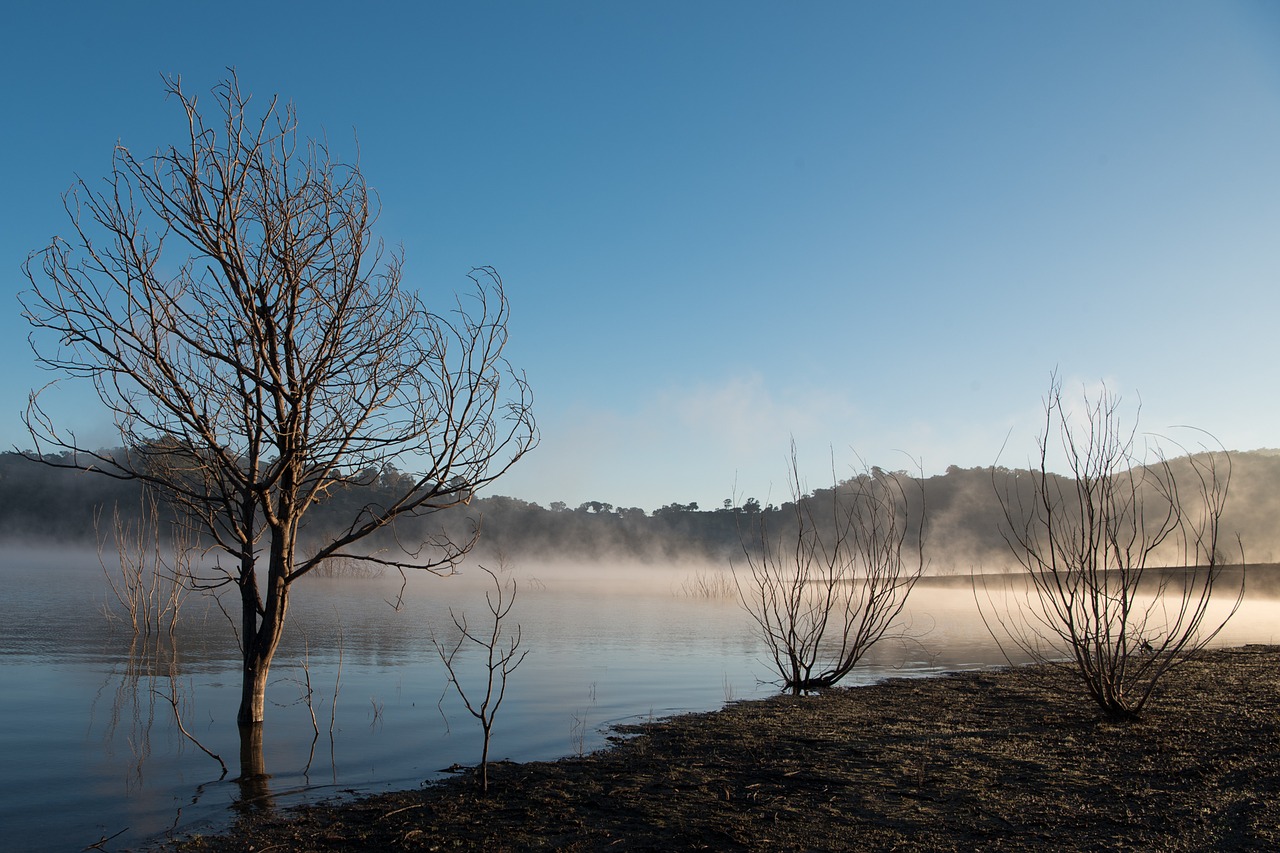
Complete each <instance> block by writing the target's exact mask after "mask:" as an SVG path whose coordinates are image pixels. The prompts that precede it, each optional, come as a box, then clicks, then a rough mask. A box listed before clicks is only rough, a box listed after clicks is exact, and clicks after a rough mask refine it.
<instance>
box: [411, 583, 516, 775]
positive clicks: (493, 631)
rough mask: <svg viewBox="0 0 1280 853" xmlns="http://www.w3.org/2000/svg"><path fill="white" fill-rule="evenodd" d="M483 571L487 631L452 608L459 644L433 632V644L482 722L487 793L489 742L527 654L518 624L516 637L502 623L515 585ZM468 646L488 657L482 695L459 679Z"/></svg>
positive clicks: (512, 601)
mask: <svg viewBox="0 0 1280 853" xmlns="http://www.w3.org/2000/svg"><path fill="white" fill-rule="evenodd" d="M480 568H481V571H483V572H484V573H485V574H487V575H488V576H489V578H490V579H491V580H492V581H493V589H492V590H490V591H486V592H485V595H484V597H485V603H486V604H487V605H488V608H489V617H490V618H489V624H488V628H487V629H486V630H484V631H483V632H480V633H477V632H475V631H473V630H472V629H471V626H470V625H469V623H468V622H467V615H466V614H465V613H455V612H454V611H453V608H450V609H449V616H450V618H451V619H452V620H453V627H454V628H455V629H456V631H457V639H456V641H454V642H452V643H447V642H445V641H444V640H441V639H440V638H438V637H437V636H436V634H435V632H434V631H433V632H432V634H431V644H432V645H433V646H435V649H436V653H437V654H439V655H440V660H441V662H443V663H444V667H445V670H446V671H447V672H448V673H449V684H451V685H453V688H454V690H456V691H457V693H458V696H459V697H460V698H461V699H462V704H463V705H464V706H465V707H466V709H467V712H468V713H469V714H471V716H473V717H475V718H476V720H477V721H478V722H479V723H480V728H481V731H482V732H483V734H484V746H483V747H482V748H481V753H480V787H481V790H483V791H486V792H487V791H488V790H489V742H490V740H491V739H492V736H493V721H494V718H495V717H496V716H497V714H498V709H499V708H500V707H501V706H502V700H503V699H504V698H505V697H506V694H507V679H508V678H509V677H510V675H511V673H513V672H515V671H516V668H517V667H518V666H520V664H521V663H522V662H523V661H524V657H525V655H527V654H528V651H527V650H525V651H522V650H521V649H520V639H521V632H520V626H519V625H516V629H515V632H514V633H513V634H509V633H506V632H505V631H504V625H503V620H505V619H506V618H507V616H508V615H509V614H510V613H511V608H512V606H513V605H514V604H515V601H516V582H515V581H514V580H511V581H509V582H508V583H505V584H504V583H503V582H502V581H500V580H499V579H498V576H497V575H496V574H495V573H494V572H493V571H492V570H490V569H486V568H484V567H483V566H481V567H480ZM467 645H471V646H476V647H478V648H480V649H481V650H482V651H483V653H484V656H485V657H484V675H485V678H484V680H483V681H482V682H481V685H482V690H483V693H482V694H479V693H474V694H469V693H468V691H467V689H466V688H464V687H463V686H462V683H461V682H460V681H459V680H458V670H457V657H458V653H459V652H460V651H461V650H462V649H463V647H464V646H467ZM445 689H446V690H447V689H448V687H447V686H446V688H445ZM441 701H443V697H442V699H441ZM441 713H443V711H442V712H441Z"/></svg>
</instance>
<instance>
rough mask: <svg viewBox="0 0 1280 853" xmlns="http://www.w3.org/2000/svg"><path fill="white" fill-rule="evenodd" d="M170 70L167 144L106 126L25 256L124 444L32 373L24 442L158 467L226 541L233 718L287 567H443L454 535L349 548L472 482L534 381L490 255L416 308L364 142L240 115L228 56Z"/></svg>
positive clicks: (65, 346)
mask: <svg viewBox="0 0 1280 853" xmlns="http://www.w3.org/2000/svg"><path fill="white" fill-rule="evenodd" d="M166 88H167V93H168V95H169V96H170V97H172V98H173V99H174V100H175V101H176V102H177V103H178V104H179V105H180V107H181V108H182V111H183V116H184V119H185V122H184V126H185V133H184V135H183V137H182V142H181V144H179V145H175V146H171V147H168V148H164V149H161V150H159V151H157V152H156V153H155V154H154V155H152V156H150V157H145V158H141V159H139V158H138V157H136V156H135V155H134V154H133V153H132V152H131V151H130V150H129V149H127V148H125V147H123V146H120V145H117V147H116V149H115V154H114V158H113V168H112V171H111V173H110V175H109V176H108V177H107V179H106V180H105V182H104V183H103V184H102V185H97V188H95V186H91V185H90V184H88V183H86V182H84V181H79V182H77V183H76V184H75V185H74V186H73V188H72V189H71V191H70V192H69V193H68V194H67V195H66V197H65V198H64V206H65V208H66V210H67V213H68V216H69V218H70V236H69V238H68V239H64V238H61V237H59V238H54V240H53V242H52V243H51V244H50V245H49V246H48V248H46V249H44V250H43V251H40V252H36V253H33V254H32V255H31V256H30V257H29V258H28V260H27V263H26V265H25V272H26V275H27V278H28V281H29V282H30V289H29V290H27V291H26V292H24V294H23V296H22V304H23V307H24V316H25V317H26V319H27V320H28V321H29V322H30V323H31V325H32V326H33V327H34V328H35V332H34V333H33V336H32V340H33V347H34V349H35V353H36V358H37V360H38V361H39V363H40V364H41V365H43V366H44V367H47V368H50V369H52V370H53V371H55V372H56V373H59V374H61V375H62V376H63V377H70V378H72V379H82V380H87V381H88V382H89V383H91V384H92V386H93V388H94V390H95V391H96V392H97V396H98V398H99V399H100V400H101V401H102V403H103V404H105V406H106V408H107V409H109V410H110V411H111V412H112V413H113V415H114V418H115V424H116V427H117V428H118V430H119V434H120V437H121V438H122V440H123V444H124V447H125V450H124V452H123V453H111V452H104V451H100V450H95V449H94V448H90V447H86V446H85V445H84V444H83V443H82V442H80V441H78V440H77V437H76V436H75V435H74V434H72V433H68V432H65V431H63V430H61V429H59V428H58V427H57V426H56V424H55V422H54V418H53V417H52V415H51V414H50V411H51V410H50V409H48V408H46V407H45V405H44V399H45V396H44V394H45V393H46V392H47V389H48V387H47V386H46V389H45V391H42V392H33V394H32V395H31V399H30V403H29V406H28V408H27V413H26V423H27V426H28V429H29V430H30V433H31V436H32V439H33V441H34V442H35V450H34V452H33V453H32V455H33V456H34V457H35V458H38V459H41V460H42V461H45V462H47V463H50V464H64V465H67V466H69V467H76V468H81V469H84V470H87V471H94V472H97V473H101V474H104V475H107V476H111V477H118V478H126V479H136V480H140V481H143V482H144V483H145V484H148V485H150V486H153V487H157V488H158V489H159V490H160V491H161V493H162V494H163V495H164V496H165V497H166V498H167V499H168V500H169V501H170V502H171V503H172V504H173V505H174V506H175V507H176V508H177V509H178V511H179V512H180V514H181V515H182V517H183V518H185V519H186V520H187V521H188V522H189V523H191V524H192V525H193V526H194V527H195V529H197V530H198V531H199V533H200V534H201V535H202V537H205V540H206V542H211V543H212V544H211V545H207V546H206V547H210V548H212V549H214V550H215V551H216V552H218V553H220V554H222V555H223V556H224V557H226V558H229V560H230V563H231V564H230V566H229V567H225V566H224V567H223V569H222V574H221V575H219V576H213V577H210V578H208V579H207V580H208V582H209V583H210V584H215V585H216V584H226V585H234V586H235V587H236V588H237V589H238V591H239V599H240V608H239V609H240V618H239V627H238V636H239V640H240V643H241V646H242V649H243V656H244V678H243V692H242V701H241V705H240V710H239V715H238V720H239V722H240V724H241V725H242V726H246V725H247V726H252V725H256V724H259V723H261V721H262V719H263V707H264V696H265V691H266V685H267V674H268V668H269V667H270V665H271V661H272V656H273V655H274V653H275V650H276V647H277V644H278V643H279V641H280V637H281V632H282V631H283V630H284V626H285V618H286V614H287V613H288V608H289V594H290V590H291V588H292V586H293V584H294V583H295V582H297V581H298V580H300V579H301V578H303V577H305V576H306V575H307V574H309V573H310V572H312V571H313V570H315V569H316V568H317V567H319V566H321V565H323V564H324V563H325V561H327V560H332V559H335V558H341V557H351V558H356V559H361V560H365V561H367V562H370V563H373V564H378V565H383V566H391V567H394V568H414V569H428V570H434V571H441V572H447V571H449V570H450V569H451V568H452V566H453V565H454V564H455V562H456V561H457V560H458V559H459V557H460V556H461V555H462V554H463V553H464V552H465V551H466V550H467V549H468V547H469V546H470V543H469V542H451V541H448V540H446V539H441V540H438V541H437V540H433V541H431V542H428V543H423V542H421V541H419V542H416V543H404V546H403V548H402V549H401V550H400V551H397V552H392V553H390V554H388V553H386V552H380V553H379V555H378V556H376V557H373V556H369V555H368V554H367V553H361V551H360V549H359V547H358V545H359V543H360V542H361V540H363V539H365V538H366V537H368V536H369V535H370V534H372V533H374V532H375V531H379V530H383V529H387V528H389V527H390V526H391V525H392V524H393V522H395V521H396V520H397V519H404V518H407V517H414V516H422V515H425V514H428V513H433V512H436V511H438V510H441V509H444V508H447V507H451V506H455V505H458V504H463V503H466V502H468V501H469V500H470V498H471V495H472V494H473V493H474V492H475V491H476V490H478V489H481V488H483V487H484V486H485V485H486V484H488V483H490V482H491V481H493V480H494V479H495V478H497V477H499V476H501V475H502V474H503V473H504V472H506V471H507V470H508V469H509V468H510V466H511V465H512V464H514V463H515V462H516V460H518V459H519V458H520V457H521V456H522V455H523V454H524V453H525V452H527V451H528V450H529V449H530V448H531V447H532V446H533V445H534V444H535V443H536V440H537V432H536V426H535V423H534V419H533V415H532V410H531V396H530V392H529V388H528V385H527V384H526V382H525V379H524V377H523V375H521V374H519V373H517V372H516V371H514V370H512V368H511V367H510V365H509V364H508V363H507V361H506V360H505V359H504V357H503V348H504V346H505V343H506V340H507V321H508V315H509V307H508V302H507V299H506V295H505V292H504V290H503V286H502V281H501V279H500V278H499V276H498V274H497V273H496V272H495V271H494V270H493V269H491V268H488V267H484V268H479V269H476V270H473V271H472V272H471V274H470V278H471V284H472V286H471V288H470V292H469V295H468V296H466V297H458V296H450V297H449V301H448V305H447V306H446V307H447V309H448V310H446V311H445V312H444V313H435V312H433V311H431V310H429V309H428V307H427V306H426V304H425V303H424V301H423V299H422V298H421V296H420V295H419V293H418V292H417V290H415V289H410V288H408V287H406V286H405V285H404V283H403V282H402V273H403V269H404V267H403V258H402V256H401V254H400V253H399V252H395V251H392V252H388V251H385V250H384V248H383V246H382V244H381V243H380V242H379V241H378V240H377V239H375V238H374V236H373V228H374V224H375V221H376V218H377V202H376V198H375V197H374V196H373V194H372V192H371V191H370V189H369V188H368V187H367V185H366V183H365V180H364V177H363V175H362V174H361V170H360V166H359V163H358V161H357V162H354V163H343V162H340V161H338V160H335V159H333V158H332V157H331V155H330V151H329V148H328V145H327V143H325V142H324V141H315V140H302V139H300V138H299V134H298V129H297V122H296V115H295V111H294V108H293V107H292V106H291V105H285V104H281V103H280V102H279V101H278V100H274V99H273V100H271V101H270V102H269V103H267V104H266V105H265V107H264V108H263V109H262V110H261V111H260V113H258V114H257V115H254V114H253V113H252V111H251V109H250V107H251V104H250V97H249V96H248V95H247V94H245V93H243V92H242V91H241V89H240V85H239V83H238V81H237V79H236V77H235V74H234V72H232V73H231V75H230V77H229V79H228V80H226V81H224V82H223V83H221V84H220V85H219V86H217V87H216V88H214V89H213V90H212V93H211V94H212V104H211V105H210V107H211V109H210V110H209V111H208V112H206V111H204V110H203V109H202V107H203V106H204V105H203V104H200V103H197V98H196V97H195V96H193V95H188V93H187V92H186V91H185V90H184V89H183V87H182V85H181V81H180V80H178V79H170V80H168V81H167V87H166ZM52 451H59V452H65V451H71V452H72V453H71V455H70V456H68V457H64V458H65V459H69V460H70V461H60V459H59V457H56V456H55V455H54V454H53V452H52ZM392 465H394V466H396V467H397V468H399V469H400V470H402V471H407V472H412V475H411V476H407V477H401V478H399V482H400V483H402V486H401V487H400V488H399V490H398V491H397V493H396V494H394V495H393V496H391V497H389V498H386V497H380V498H379V499H378V501H377V502H376V503H375V502H370V503H369V504H367V505H365V506H363V507H360V508H359V509H358V510H354V511H353V512H352V513H351V516H350V517H349V518H348V519H345V520H344V521H343V523H342V525H343V526H340V527H339V529H337V530H336V532H330V533H325V535H323V536H319V534H318V533H317V532H316V531H314V530H308V536H307V542H306V545H305V551H304V550H303V548H304V545H303V543H302V540H300V537H299V532H300V531H301V530H302V527H303V521H304V519H305V518H306V516H307V513H308V511H309V510H310V509H312V508H313V507H315V506H316V505H317V504H318V503H320V502H322V501H324V500H325V498H326V497H327V496H328V495H329V494H330V493H331V492H334V491H337V490H340V489H342V488H344V487H346V486H349V485H353V484H354V485H360V484H365V483H367V482H368V481H369V480H372V479H376V478H377V476H378V474H379V472H381V471H383V470H387V469H389V467H390V466H392ZM379 494H380V495H381V494H383V493H382V492H379ZM392 529H394V528H392ZM313 539H315V540H316V541H314V542H313V541H312V540H313ZM428 545H430V546H439V547H438V548H434V547H433V548H431V549H428V548H427V547H426V546H428Z"/></svg>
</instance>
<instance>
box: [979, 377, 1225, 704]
mask: <svg viewBox="0 0 1280 853" xmlns="http://www.w3.org/2000/svg"><path fill="white" fill-rule="evenodd" d="M1081 403H1082V405H1081V406H1080V407H1079V408H1076V409H1071V408H1069V407H1068V406H1067V405H1065V404H1064V402H1063V399H1062V385H1061V382H1060V380H1059V379H1058V378H1057V377H1056V376H1055V377H1054V378H1053V381H1052V382H1051V384H1050V388H1049V394H1048V396H1047V397H1046V401H1045V407H1044V408H1045V421H1044V431H1043V433H1042V434H1041V435H1040V437H1039V439H1038V441H1037V445H1038V446H1037V451H1038V460H1037V462H1036V464H1035V466H1034V470H1033V471H1032V472H1031V475H1030V477H1018V478H1009V477H1005V478H1003V479H996V480H993V482H994V483H995V487H996V492H997V494H998V496H999V498H1000V502H1001V506H1002V509H1003V516H1004V530H1003V531H1002V532H1003V534H1004V536H1005V541H1006V542H1007V543H1008V545H1009V547H1010V549H1011V550H1012V552H1013V555H1014V557H1015V558H1016V559H1017V560H1018V562H1019V563H1020V564H1021V566H1022V568H1023V569H1025V570H1026V578H1027V586H1026V587H1025V588H1024V589H1025V590H1026V591H1025V592H1023V593H1021V594H1017V593H1015V595H1014V597H1013V599H1012V601H1013V605H1012V606H1009V607H1007V608H1003V609H996V610H993V609H992V608H990V607H987V608H984V610H985V611H986V612H987V613H994V614H995V616H996V617H997V618H996V619H995V620H994V622H995V623H998V625H999V630H998V631H996V632H994V633H996V634H997V639H1001V636H1000V635H1001V634H1002V635H1003V636H1005V637H1008V638H1009V639H1010V640H1011V641H1012V642H1013V643H1014V644H1015V645H1016V646H1017V647H1018V648H1020V649H1021V650H1022V652H1023V653H1024V654H1026V655H1027V656H1028V657H1030V658H1031V659H1033V660H1039V661H1042V662H1050V661H1055V662H1061V661H1067V662H1068V663H1067V664H1066V665H1068V666H1071V667H1073V668H1074V669H1075V671H1076V672H1077V673H1078V675H1079V677H1080V680H1081V682H1082V683H1083V684H1084V687H1085V689H1086V690H1087V691H1088V693H1089V696H1090V697H1092V698H1093V700H1094V701H1095V702H1097V703H1098V705H1099V706H1100V707H1101V708H1102V709H1103V710H1104V711H1105V712H1106V713H1108V714H1109V715H1112V716H1114V717H1117V718H1134V717H1137V716H1138V715H1139V714H1140V713H1141V712H1142V709H1143V707H1144V706H1145V705H1146V704H1147V701H1148V700H1149V699H1150V698H1151V695H1152V692H1153V691H1154V690H1155V688H1156V685H1157V684H1158V682H1159V681H1160V679H1161V678H1162V677H1163V676H1164V675H1166V674H1167V673H1168V672H1169V670H1170V669H1171V668H1173V667H1174V666H1176V665H1177V664H1178V662H1179V661H1180V660H1183V659H1185V656H1186V655H1188V654H1189V653H1191V652H1194V651H1195V650H1197V649H1199V648H1202V647H1203V646H1204V645H1205V644H1206V643H1208V642H1209V641H1211V640H1212V639H1213V638H1214V637H1215V636H1216V635H1217V634H1218V632H1219V631H1221V630H1222V628H1223V626H1224V625H1225V624H1226V621H1227V619H1229V618H1230V617H1231V615H1232V614H1234V613H1235V611H1236V609H1237V608H1238V607H1239V606H1240V601H1241V598H1242V597H1243V594H1244V575H1243V573H1241V574H1240V583H1239V586H1238V587H1236V588H1234V589H1232V588H1228V589H1227V590H1226V592H1227V595H1228V596H1232V595H1233V596H1234V599H1232V598H1230V597H1228V599H1227V603H1228V612H1227V613H1226V615H1225V616H1224V617H1223V618H1222V619H1221V620H1218V619H1214V620H1210V619H1209V618H1208V617H1209V604H1210V599H1211V598H1212V596H1213V595H1214V593H1215V591H1216V590H1217V587H1218V582H1219V580H1220V578H1221V575H1222V560H1223V557H1222V553H1221V551H1220V550H1219V544H1220V543H1219V533H1218V526H1219V519H1220V518H1221V516H1222V510H1223V506H1224V504H1225V502H1226V498H1227V487H1228V485H1229V483H1230V479H1231V463H1230V458H1229V457H1228V456H1227V455H1226V454H1225V453H1223V452H1202V453H1196V454H1190V455H1188V456H1186V457H1185V461H1186V466H1185V467H1183V468H1182V470H1183V471H1184V472H1185V473H1184V475H1183V476H1181V477H1175V466H1174V465H1173V464H1171V463H1170V461H1169V460H1168V459H1166V457H1165V456H1164V454H1163V453H1162V451H1161V450H1160V448H1159V446H1158V444H1157V443H1154V442H1153V443H1151V444H1150V446H1146V445H1145V443H1143V444H1142V445H1140V443H1139V436H1138V432H1137V426H1136V418H1135V425H1134V426H1133V427H1132V428H1126V427H1125V426H1124V423H1123V419H1122V416H1121V408H1120V398H1119V397H1118V396H1117V395H1115V394H1113V393H1112V392H1110V391H1109V390H1107V389H1105V388H1104V389H1103V390H1102V391H1101V392H1099V393H1098V394H1096V395H1090V394H1089V393H1088V392H1087V391H1085V392H1083V393H1082V396H1081ZM1055 433H1056V434H1057V436H1058V438H1059V440H1060V446H1061V450H1062V452H1063V457H1064V460H1065V466H1066V468H1065V472H1064V475H1063V476H1058V475H1056V474H1053V473H1052V472H1051V471H1050V467H1051V464H1052V460H1051V454H1052V453H1053V452H1054V451H1053V449H1052V442H1051V436H1052V435H1053V434H1055ZM1181 462H1182V460H1179V463H1180V464H1179V467H1182V466H1181ZM993 471H994V469H993ZM993 476H994V474H993ZM1236 545H1237V547H1239V542H1238V541H1237V543H1236ZM1241 563H1243V552H1241ZM984 618H985V616H984ZM989 627H996V625H995V624H993V623H992V621H991V620H989Z"/></svg>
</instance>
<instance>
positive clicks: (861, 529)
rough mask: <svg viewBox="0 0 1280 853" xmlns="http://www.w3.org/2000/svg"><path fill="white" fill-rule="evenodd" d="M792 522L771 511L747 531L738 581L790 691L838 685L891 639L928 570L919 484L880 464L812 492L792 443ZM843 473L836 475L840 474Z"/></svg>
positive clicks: (745, 601)
mask: <svg viewBox="0 0 1280 853" xmlns="http://www.w3.org/2000/svg"><path fill="white" fill-rule="evenodd" d="M789 474H790V483H789V485H790V488H791V497H792V502H791V504H790V505H788V506H787V507H784V509H783V512H786V511H788V510H789V511H790V513H791V517H790V519H789V522H790V523H789V524H783V525H779V527H781V528H782V529H781V530H778V531H775V530H773V529H772V528H771V526H770V521H769V518H770V515H772V514H771V513H762V514H760V515H758V516H756V518H758V522H757V524H758V527H756V528H755V529H754V530H752V531H750V532H749V535H747V536H745V537H744V541H743V553H744V556H745V562H746V571H739V570H735V572H734V579H735V582H736V584H737V587H738V594H739V597H740V599H741V601H742V604H743V606H744V607H745V608H746V610H747V612H748V613H749V614H750V615H751V618H752V619H753V620H754V621H755V624H756V627H757V629H758V633H759V635H760V636H761V638H762V639H763V640H764V643H765V647H766V648H767V649H768V652H769V655H770V657H771V658H772V661H773V665H774V668H775V669H776V670H777V672H778V674H779V676H781V679H782V685H783V689H784V690H789V691H790V692H792V693H794V694H797V695H799V694H800V693H802V692H804V691H808V690H818V689H822V688H825V687H831V686H832V685H834V684H836V683H837V682H839V681H840V680H841V679H843V678H844V677H845V676H846V675H848V674H849V673H850V672H851V671H852V670H853V668H854V667H855V666H857V665H858V662H859V661H860V660H862V658H863V656H864V655H865V654H866V653H867V652H868V651H869V650H870V649H871V647H872V646H874V645H875V644H876V643H877V642H879V641H880V640H881V639H882V638H884V636H885V634H886V632H887V631H888V630H889V628H890V626H891V625H892V624H893V622H894V620H895V619H897V618H898V616H899V615H900V614H901V613H902V609H903V607H904V606H905V604H906V601H907V596H908V595H910V593H911V590H912V588H913V587H914V586H915V583H916V581H917V580H918V579H919V578H920V576H921V574H922V573H923V572H924V567H925V562H924V535H925V523H924V513H923V507H924V504H923V496H922V495H921V501H920V503H919V507H920V517H919V518H915V519H913V518H911V508H910V504H909V502H908V499H907V498H908V494H907V489H908V487H911V488H912V489H918V488H919V482H918V481H917V480H914V479H912V478H910V477H906V476H904V475H901V474H891V473H887V472H885V471H882V470H880V469H878V468H876V469H872V471H869V472H863V473H861V474H859V475H858V476H856V477H854V478H852V479H850V480H848V481H846V482H844V483H836V484H835V485H833V487H832V488H831V489H830V490H825V489H824V490H821V491H819V492H815V493H814V494H812V495H807V496H806V495H805V494H804V489H803V487H802V485H801V480H800V471H799V467H798V465H797V462H796V452H795V446H794V445H792V448H791V470H790V472H789ZM833 479H834V478H833Z"/></svg>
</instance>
